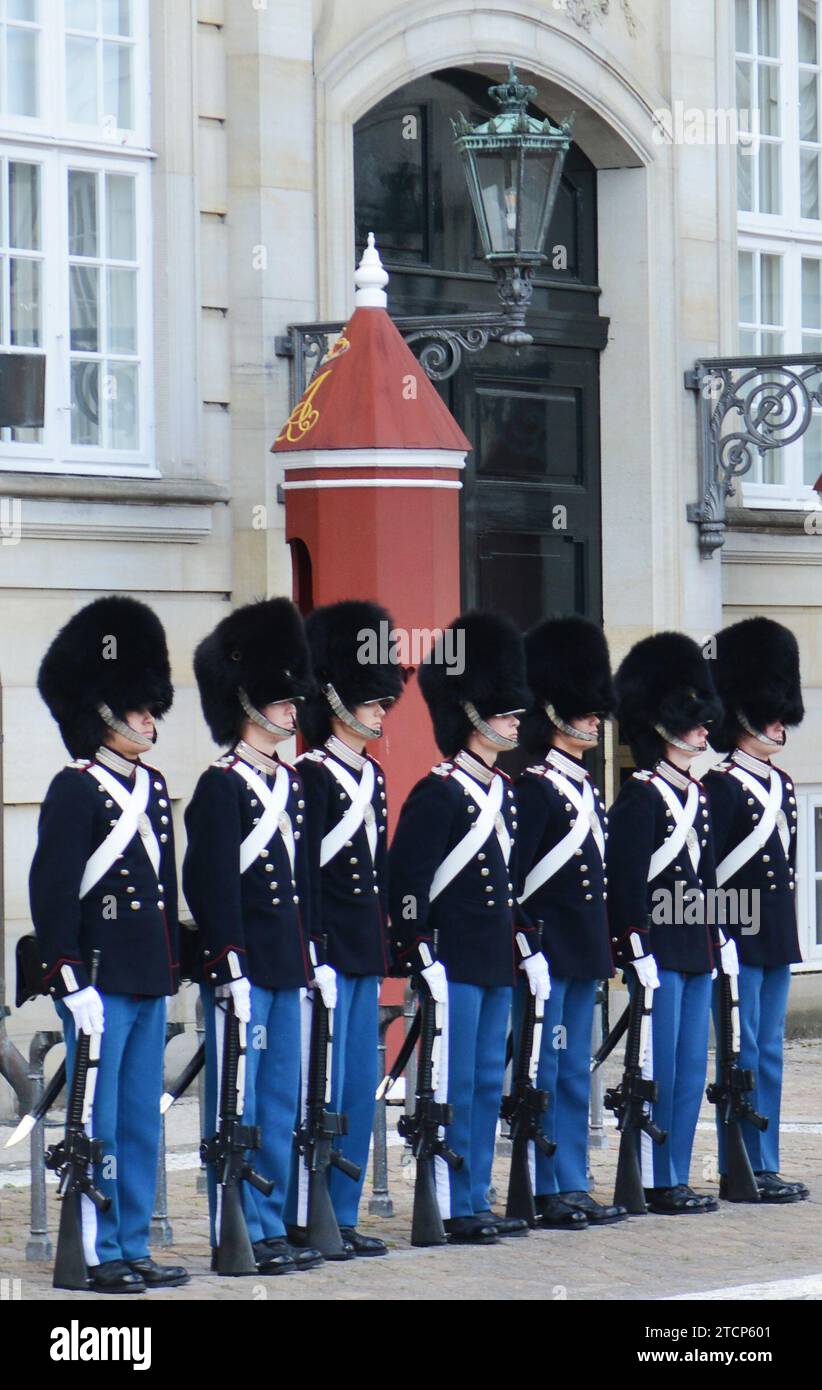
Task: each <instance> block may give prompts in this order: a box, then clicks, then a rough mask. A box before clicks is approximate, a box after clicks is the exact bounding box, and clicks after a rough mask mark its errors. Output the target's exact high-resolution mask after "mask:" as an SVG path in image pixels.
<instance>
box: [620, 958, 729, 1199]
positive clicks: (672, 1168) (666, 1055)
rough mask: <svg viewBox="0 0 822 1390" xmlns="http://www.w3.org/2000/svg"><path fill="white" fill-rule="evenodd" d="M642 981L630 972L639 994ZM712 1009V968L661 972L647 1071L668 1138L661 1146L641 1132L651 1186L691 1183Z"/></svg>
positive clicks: (656, 1114) (654, 1111) (655, 1111)
mask: <svg viewBox="0 0 822 1390" xmlns="http://www.w3.org/2000/svg"><path fill="white" fill-rule="evenodd" d="M636 985H637V978H636V973H635V972H634V971H633V970H629V971H628V988H629V989H630V990H631V991H632V992H633V990H634V989H635V988H636ZM710 1010H711V976H710V972H706V973H705V974H704V975H683V974H681V973H680V972H679V971H678V970H660V972H659V989H655V990H654V992H653V1014H652V1019H651V1041H650V1046H649V1048H648V1055H646V1058H645V1065H644V1066H643V1069H642V1072H643V1076H652V1077H653V1079H654V1081H655V1082H656V1084H657V1098H656V1100H655V1101H654V1102H653V1104H652V1106H651V1115H652V1117H653V1120H654V1123H655V1124H656V1125H658V1126H659V1128H660V1129H664V1130H665V1131H666V1133H667V1135H668V1137H667V1139H666V1140H665V1141H664V1143H662V1144H655V1143H654V1142H653V1140H652V1139H650V1138H649V1137H648V1135H647V1134H641V1135H640V1138H639V1144H640V1157H641V1160H642V1182H643V1185H644V1186H645V1187H677V1186H678V1185H679V1184H680V1183H687V1182H688V1174H689V1172H690V1168H691V1151H692V1149H693V1146H694V1134H695V1132H696V1122H697V1119H698V1118H699V1107H700V1105H701V1103H702V1095H703V1092H704V1090H705V1073H706V1070H707V1065H708V1022H709V1017H710Z"/></svg>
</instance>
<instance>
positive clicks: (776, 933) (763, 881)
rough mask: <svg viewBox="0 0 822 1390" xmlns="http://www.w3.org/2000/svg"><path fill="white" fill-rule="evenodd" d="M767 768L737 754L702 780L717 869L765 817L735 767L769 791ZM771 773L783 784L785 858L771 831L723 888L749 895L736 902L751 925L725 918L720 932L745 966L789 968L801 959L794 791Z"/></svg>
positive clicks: (783, 776)
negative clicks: (730, 940) (728, 938)
mask: <svg viewBox="0 0 822 1390" xmlns="http://www.w3.org/2000/svg"><path fill="white" fill-rule="evenodd" d="M771 766H772V765H771V764H770V763H765V762H761V761H760V759H759V758H753V757H751V756H750V755H749V754H746V753H742V752H740V750H738V749H737V751H736V753H734V755H733V756H732V758H731V761H730V762H727V763H722V764H720V766H719V767H717V768H713V769H712V770H711V771H710V772H709V773H708V775H707V777H706V778H705V788H706V790H707V792H708V797H709V800H710V806H711V821H712V824H713V834H714V851H715V855H716V861H717V864H719V863H720V862H721V861H722V860H723V859H725V857H726V856H727V855H729V854H730V853H731V851H732V850H733V849H735V848H736V846H737V845H739V844H741V842H742V841H743V840H745V839H747V837H748V836H749V835H750V833H751V831H752V830H754V829H755V828H756V825H757V822H758V821H760V820H761V819H762V814H763V808H762V805H761V804H760V802H759V801H758V800H757V798H756V797H754V796H751V794H750V791H749V789H748V788H746V787H745V786H743V785H742V783H740V782H739V781H738V780H737V778H736V777H735V776H734V775H733V768H734V767H741V768H742V769H743V770H744V771H745V772H747V773H749V774H750V775H752V776H754V777H756V778H757V779H758V780H759V783H760V784H761V786H762V789H763V791H767V790H768V787H769V785H770V772H771ZM774 770H775V771H776V772H777V773H778V775H779V776H780V778H781V781H782V799H781V812H782V815H783V816H784V822H783V825H784V831H783V833H785V831H786V832H787V836H788V838H789V845H788V853H787V854H786V853H785V850H784V848H783V845H782V839H781V838H780V835H779V831H778V829H777V828H776V827H774V829H773V831H772V832H771V835H770V837H769V838H768V839H767V840H766V842H765V844H764V845H758V846H757V848H756V851H755V852H754V854H753V855H752V857H751V858H750V859H749V860H748V862H747V863H746V864H745V865H744V866H743V867H742V868H741V869H739V870H738V871H737V873H735V874H733V875H732V876H731V877H730V878H728V879H727V880H725V882H724V883H723V885H722V886H723V888H725V889H732V890H735V892H736V893H740V894H741V893H742V892H745V891H747V897H746V898H745V899H740V901H741V903H742V904H743V905H744V906H745V908H746V910H745V912H744V916H745V917H746V918H750V917H751V915H752V914H753V920H752V921H750V922H748V923H743V922H739V919H738V917H737V922H736V924H735V923H734V922H733V920H731V918H730V916H729V920H728V925H727V926H725V927H724V928H723V929H724V931H725V935H726V936H733V938H734V939H735V941H736V944H737V949H738V953H739V959H740V960H741V961H742V963H743V964H744V965H758V966H774V965H790V964H792V963H793V962H794V961H798V960H801V959H802V953H801V951H800V949H799V936H798V933H797V923H796V839H797V836H796V790H795V787H794V783H793V779H792V778H791V777H790V776H789V775H788V773H787V772H782V771H781V770H780V769H778V768H777V769H774ZM754 895H755V896H754ZM755 928H756V930H754V929H755Z"/></svg>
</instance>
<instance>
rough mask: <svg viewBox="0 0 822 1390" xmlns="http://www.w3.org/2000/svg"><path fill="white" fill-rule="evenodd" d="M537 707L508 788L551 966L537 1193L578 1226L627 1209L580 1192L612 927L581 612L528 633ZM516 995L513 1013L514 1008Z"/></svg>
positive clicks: (524, 885) (604, 671)
mask: <svg viewBox="0 0 822 1390" xmlns="http://www.w3.org/2000/svg"><path fill="white" fill-rule="evenodd" d="M525 652H526V660H527V669H528V684H529V686H530V688H531V693H532V696H533V702H532V705H531V708H530V709H529V711H528V713H527V715H526V716H525V719H524V721H523V727H522V736H521V742H522V743H523V744H524V746H525V747H526V749H527V751H528V753H529V754H530V755H531V756H532V757H534V758H536V759H539V761H538V762H535V763H534V764H533V765H532V766H531V767H529V768H527V769H526V771H525V772H524V773H523V775H522V776H521V777H520V779H519V782H518V784H517V788H516V797H517V804H518V807H519V813H518V820H519V829H518V844H517V849H518V858H519V875H520V882H519V894H520V901H521V903H522V904H523V906H524V907H525V909H526V910H527V912H528V914H529V916H530V917H531V918H533V919H534V920H535V921H536V922H538V923H539V924H540V925H541V928H542V949H543V952H544V953H545V956H546V957H547V960H548V967H549V970H550V972H551V994H550V998H549V1000H548V1003H547V1004H546V1007H545V1017H544V1023H543V1031H542V1050H541V1053H540V1061H539V1072H538V1076H537V1083H536V1084H537V1086H538V1087H539V1088H540V1090H546V1091H548V1093H549V1096H550V1103H549V1108H548V1113H547V1115H546V1119H545V1121H544V1123H543V1133H544V1134H545V1136H546V1138H547V1139H549V1140H551V1141H553V1142H554V1143H555V1144H556V1146H557V1147H556V1152H555V1154H554V1155H552V1156H551V1157H548V1156H546V1155H545V1154H543V1153H542V1152H541V1151H540V1150H539V1149H538V1150H537V1152H536V1155H535V1163H536V1172H535V1182H534V1198H535V1202H536V1207H537V1211H538V1212H539V1214H540V1218H541V1222H542V1224H543V1225H544V1226H549V1227H560V1228H563V1229H570V1230H580V1229H584V1228H585V1226H587V1225H589V1224H590V1225H592V1226H605V1225H610V1224H613V1223H614V1222H616V1221H621V1220H623V1218H624V1217H625V1216H627V1212H626V1210H625V1208H624V1207H620V1206H606V1205H603V1204H601V1203H599V1202H596V1201H595V1200H594V1198H593V1197H592V1196H591V1195H590V1193H589V1191H588V1104H589V1098H590V1089H591V1081H590V1078H591V1071H590V1063H591V1033H592V1028H593V1018H594V999H595V995H596V988H597V981H598V980H602V979H607V978H608V977H610V976H611V975H612V974H613V973H614V968H613V962H612V959H611V950H610V945H609V939H608V938H609V932H608V909H607V897H608V890H607V881H608V880H607V878H606V875H605V837H606V835H607V833H608V830H607V825H608V817H607V816H606V814H605V804H604V802H603V800H602V797H601V795H600V792H599V790H598V788H597V787H595V786H594V785H593V783H592V781H591V777H590V775H589V773H588V772H587V770H586V768H585V765H584V762H583V759H584V757H585V755H586V753H591V752H592V751H593V750H594V749H596V747H597V745H598V742H599V733H600V726H601V723H602V720H603V719H604V718H606V716H607V715H608V714H610V713H611V711H612V710H613V706H614V691H613V685H612V681H611V667H610V660H609V655H608V644H607V643H606V641H605V637H604V635H603V632H602V630H601V628H599V627H595V626H594V624H593V623H590V622H587V621H586V620H585V619H584V618H576V617H570V618H552V619H548V621H547V622H543V623H540V625H539V626H538V627H536V628H534V629H533V631H532V632H529V633H528V636H527V637H526V639H525ZM520 999H521V990H520V991H518V992H517V996H516V997H515V1015H518V1014H519V1013H520V1012H521V1009H520V1010H518V1009H517V1007H516V1002H517V1001H519V1000H520Z"/></svg>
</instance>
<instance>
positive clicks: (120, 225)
mask: <svg viewBox="0 0 822 1390" xmlns="http://www.w3.org/2000/svg"><path fill="white" fill-rule="evenodd" d="M106 197H107V200H108V201H107V208H108V212H107V217H106V222H107V237H106V255H107V256H108V257H109V259H110V260H112V261H135V260H136V259H137V226H136V218H135V209H134V179H132V178H129V176H128V175H127V174H109V175H107V178H106Z"/></svg>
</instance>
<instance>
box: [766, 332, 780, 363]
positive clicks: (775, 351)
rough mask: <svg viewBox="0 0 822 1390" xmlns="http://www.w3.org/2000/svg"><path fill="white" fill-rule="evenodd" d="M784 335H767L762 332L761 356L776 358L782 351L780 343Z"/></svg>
mask: <svg viewBox="0 0 822 1390" xmlns="http://www.w3.org/2000/svg"><path fill="white" fill-rule="evenodd" d="M783 337H784V334H782V333H768V332H766V330H765V329H763V330H762V355H763V356H764V357H777V356H778V355H779V353H780V352H781V351H782V341H783Z"/></svg>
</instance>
